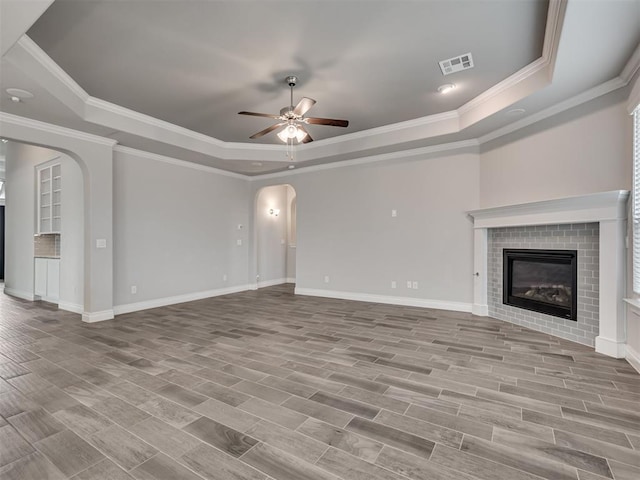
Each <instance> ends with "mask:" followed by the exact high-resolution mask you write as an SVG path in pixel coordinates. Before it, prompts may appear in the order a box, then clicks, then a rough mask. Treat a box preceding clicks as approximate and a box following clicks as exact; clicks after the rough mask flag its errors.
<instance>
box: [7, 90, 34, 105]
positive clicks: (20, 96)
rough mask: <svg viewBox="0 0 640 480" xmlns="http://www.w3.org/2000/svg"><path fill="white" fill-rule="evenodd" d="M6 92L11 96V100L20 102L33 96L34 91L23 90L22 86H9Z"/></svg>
mask: <svg viewBox="0 0 640 480" xmlns="http://www.w3.org/2000/svg"><path fill="white" fill-rule="evenodd" d="M5 92H7V93H8V94H9V96H10V97H11V101H13V102H16V103H18V102H20V101H21V100H26V99H28V98H33V93H31V92H28V91H26V90H22V89H21V88H7V89H6V90H5Z"/></svg>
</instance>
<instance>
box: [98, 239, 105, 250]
mask: <svg viewBox="0 0 640 480" xmlns="http://www.w3.org/2000/svg"><path fill="white" fill-rule="evenodd" d="M96 248H107V239H106V238H98V239H96Z"/></svg>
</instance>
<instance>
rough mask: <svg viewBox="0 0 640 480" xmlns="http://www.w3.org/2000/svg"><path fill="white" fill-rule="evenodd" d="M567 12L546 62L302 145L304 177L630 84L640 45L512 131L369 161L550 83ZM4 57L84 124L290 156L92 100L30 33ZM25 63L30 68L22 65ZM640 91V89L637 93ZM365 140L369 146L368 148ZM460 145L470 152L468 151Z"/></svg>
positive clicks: (224, 155) (553, 31)
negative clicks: (442, 103)
mask: <svg viewBox="0 0 640 480" xmlns="http://www.w3.org/2000/svg"><path fill="white" fill-rule="evenodd" d="M566 8H567V0H550V2H549V9H548V12H547V23H546V26H545V35H544V43H543V48H542V56H541V57H540V58H539V59H537V60H536V61H534V62H533V63H531V64H529V65H527V66H525V67H524V68H522V69H520V70H519V71H518V72H516V73H514V74H513V75H511V76H510V77H508V78H506V79H505V80H503V81H502V82H500V83H498V84H497V85H495V86H493V87H491V88H490V89H488V90H486V91H485V92H483V93H481V94H480V95H478V96H477V97H475V98H473V99H472V100H470V101H469V102H467V103H466V104H464V105H462V106H461V107H459V108H458V109H457V110H453V111H449V112H443V113H440V114H436V115H430V116H427V117H422V118H418V119H413V120H408V121H405V122H398V123H395V124H390V125H384V126H381V127H376V128H372V129H369V130H364V131H360V132H354V133H350V134H346V135H341V136H337V137H332V138H328V139H324V140H319V141H316V142H313V143H311V144H307V145H302V146H300V147H298V152H297V153H298V155H297V156H298V158H299V161H300V163H301V168H303V169H304V172H307V171H318V170H323V169H327V168H342V167H344V166H349V165H356V164H361V163H371V162H379V161H385V160H390V159H400V158H406V157H409V156H413V155H429V154H432V153H435V152H444V151H449V150H456V149H458V148H467V147H468V146H470V145H471V144H472V145H473V146H476V147H477V146H479V145H482V144H484V143H486V142H489V141H491V140H493V139H496V138H498V137H500V136H504V135H508V134H509V133H512V132H514V131H517V130H519V129H521V128H524V127H526V126H528V125H532V124H534V123H536V122H539V121H541V120H543V119H545V118H548V117H550V116H553V115H556V114H558V113H560V112H562V111H564V110H567V109H569V108H573V107H575V106H577V105H580V104H581V103H584V102H587V101H589V100H592V99H594V98H596V97H598V96H600V95H605V94H607V93H609V92H611V91H613V90H615V89H617V88H621V87H624V86H625V85H627V84H628V83H629V82H630V81H631V80H632V79H633V78H634V75H636V74H637V72H638V70H639V69H640V46H638V48H636V50H635V51H634V54H633V55H632V57H631V58H630V59H629V61H628V62H627V64H626V65H625V67H624V69H623V71H622V72H621V73H620V75H619V77H616V78H614V79H612V80H610V81H608V82H605V83H604V84H601V85H598V86H596V87H594V88H592V89H590V90H588V91H586V92H583V93H581V94H579V95H576V96H574V97H572V98H571V99H568V100H565V101H563V102H561V103H559V104H557V105H554V106H552V107H549V108H547V109H545V110H542V111H540V112H538V113H536V114H534V115H531V116H529V117H527V118H523V119H521V120H520V121H517V122H515V123H513V124H511V125H508V126H505V127H502V128H499V129H497V130H494V131H493V132H490V133H488V134H486V135H484V136H481V137H479V138H477V139H474V140H468V141H464V142H454V143H452V144H443V145H438V146H432V147H424V148H418V149H413V150H404V151H399V152H392V153H389V154H382V155H373V156H364V157H362V155H363V149H364V148H366V149H369V150H373V149H375V148H384V147H392V146H394V145H399V144H402V143H405V142H411V141H414V140H418V139H426V138H435V137H438V136H441V135H445V134H449V133H458V132H460V131H461V130H463V129H464V128H466V127H468V126H470V125H473V124H475V123H477V122H478V121H480V120H481V119H483V118H486V117H487V116H488V115H491V114H494V113H496V112H497V111H499V110H500V109H502V108H505V106H506V105H507V104H508V105H510V104H513V102H514V101H517V99H518V98H516V97H522V96H526V95H528V94H530V93H532V92H534V91H536V90H538V89H539V88H541V87H543V86H545V85H547V84H548V83H549V82H550V81H551V77H552V75H553V70H554V68H555V62H556V57H557V52H558V45H559V39H560V36H561V32H562V26H563V23H564V17H565V13H566ZM16 47H17V48H16ZM4 58H5V59H7V60H8V61H10V62H11V63H13V64H15V65H17V66H18V67H22V66H25V69H24V71H25V73H28V74H30V75H33V76H34V78H39V79H41V80H42V81H41V83H42V84H43V86H44V87H45V88H46V89H47V90H48V91H49V92H50V93H52V94H53V95H54V96H56V98H58V99H59V100H60V101H62V102H63V103H64V104H65V105H67V107H69V108H70V109H71V110H72V111H73V112H75V113H76V114H77V115H78V116H79V117H80V118H82V119H83V120H85V121H87V122H92V123H95V124H98V125H103V126H107V127H109V128H113V129H117V130H119V131H122V132H123V133H126V134H130V135H136V136H140V137H141V138H147V139H149V140H151V141H157V142H162V143H166V144H168V145H172V146H175V147H178V148H182V149H185V150H189V151H192V152H197V153H200V154H202V155H206V156H209V157H212V158H217V159H220V160H226V161H234V160H245V161H252V160H255V161H260V162H265V163H269V162H281V161H282V159H281V158H280V156H281V154H282V153H283V152H285V151H286V147H285V146H283V145H265V144H251V143H238V142H223V141H221V140H219V139H216V138H213V137H210V136H207V135H205V134H201V133H198V132H195V131H193V130H189V129H187V128H184V127H180V126H177V125H174V124H172V123H169V122H166V121H163V120H160V119H157V118H155V117H151V116H149V115H146V114H142V113H139V112H136V111H133V110H131V109H128V108H126V107H121V106H118V105H116V104H113V103H110V102H106V101H104V100H101V99H98V98H95V97H91V96H90V95H89V94H88V93H87V92H86V91H85V90H83V89H82V88H81V87H80V86H79V85H78V84H77V83H76V82H75V81H74V80H73V79H72V78H71V77H70V76H69V75H68V74H67V73H66V72H64V70H62V69H61V68H60V67H59V66H58V65H57V64H56V63H55V62H54V61H53V60H52V59H51V58H50V57H49V56H48V55H47V54H46V53H45V52H44V51H43V50H42V49H41V48H40V47H39V46H38V45H37V44H36V43H35V42H34V41H33V40H31V39H30V38H29V37H28V36H26V35H24V36H23V37H22V38H21V39H20V40H19V41H18V43H17V44H16V46H15V47H14V48H13V49H12V51H11V52H9V54H7V55H6V56H5V57H4ZM25 62H26V64H25V65H23V64H24V63H25ZM36 76H37V77H36ZM636 83H637V82H636ZM635 90H636V89H635V88H634V91H635ZM638 90H640V87H638ZM639 95H640V92H639ZM632 96H633V93H632ZM637 96H638V95H637ZM630 101H631V98H630ZM10 119H13V120H12V121H13V122H14V123H15V122H18V123H19V122H23V123H22V125H25V126H30V127H33V128H40V129H46V130H48V131H50V132H56V133H60V134H64V135H67V136H71V137H75V138H81V139H84V140H88V141H93V142H97V143H103V144H106V145H111V146H113V145H115V144H116V143H117V141H115V140H110V139H106V138H103V137H98V136H95V135H91V134H86V133H83V132H79V131H75V130H71V129H68V128H65V127H57V126H54V125H50V124H46V123H43V122H39V121H35V120H29V119H23V118H22V117H17V116H13V115H9V114H2V117H0V120H3V121H10ZM18 119H21V120H18ZM25 122H26V123H25ZM97 139H100V140H97ZM363 140H369V141H368V142H366V141H363ZM467 142H471V144H469V145H467ZM363 144H364V145H363ZM450 145H454V147H450ZM460 145H464V146H462V147H461V146H460ZM400 148H401V147H400ZM117 151H121V152H126V151H129V152H130V153H133V152H136V153H135V154H136V155H142V154H148V155H147V157H148V158H153V159H155V160H158V161H164V162H165V163H173V164H175V165H182V166H187V167H191V168H196V169H199V170H202V171H211V172H215V173H219V174H221V175H230V176H233V175H237V176H238V177H237V178H243V179H251V180H260V179H266V178H272V177H273V176H275V177H274V178H276V177H280V176H290V175H298V174H300V173H301V171H302V170H291V171H284V172H277V173H271V174H262V175H256V176H251V175H246V174H241V173H232V172H228V171H226V170H222V169H218V168H215V167H209V166H205V165H199V164H195V163H192V162H188V161H183V160H178V159H175V158H171V157H166V156H163V155H156V154H152V153H149V152H143V151H142V150H137V149H133V148H132V149H129V150H127V147H122V146H118V147H117ZM336 155H344V156H346V155H349V156H351V157H353V158H352V159H349V160H344V161H339V162H334V163H331V164H323V165H313V166H309V167H305V166H303V165H304V163H306V162H313V161H318V160H320V161H321V160H322V158H330V157H332V156H336ZM358 156H361V158H357V157H358Z"/></svg>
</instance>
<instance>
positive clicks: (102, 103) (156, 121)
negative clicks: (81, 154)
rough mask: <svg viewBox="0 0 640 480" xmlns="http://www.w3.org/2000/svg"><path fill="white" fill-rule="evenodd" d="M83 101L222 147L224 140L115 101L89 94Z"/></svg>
mask: <svg viewBox="0 0 640 480" xmlns="http://www.w3.org/2000/svg"><path fill="white" fill-rule="evenodd" d="M85 103H86V105H87V106H88V107H93V108H94V109H96V110H102V111H105V112H109V113H112V114H115V115H117V116H119V117H123V118H127V119H129V120H133V121H136V122H140V123H144V124H147V125H150V126H152V127H155V128H159V129H164V130H169V131H171V132H174V133H177V134H179V135H184V136H186V137H189V138H192V139H194V140H197V141H199V142H205V143H209V144H211V145H212V146H214V147H218V148H224V144H225V142H223V141H222V140H218V139H217V138H213V137H210V136H208V135H204V134H202V133H198V132H194V131H193V130H189V129H188V128H184V127H180V126H178V125H175V124H173V123H169V122H166V121H164V120H160V119H158V118H156V117H152V116H150V115H146V114H144V113H140V112H136V111H135V110H131V109H130V108H126V107H121V106H120V105H116V104H115V103H111V102H107V101H105V100H101V99H99V98H96V97H91V96H89V97H88V98H87V99H86V100H85ZM90 112H91V110H87V113H88V114H89V113H90ZM87 116H90V115H87ZM85 120H87V121H90V120H89V119H88V118H85ZM107 126H110V127H111V126H113V125H107Z"/></svg>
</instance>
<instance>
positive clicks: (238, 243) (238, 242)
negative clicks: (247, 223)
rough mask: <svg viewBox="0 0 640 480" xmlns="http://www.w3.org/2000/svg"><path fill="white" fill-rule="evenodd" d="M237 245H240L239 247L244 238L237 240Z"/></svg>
mask: <svg viewBox="0 0 640 480" xmlns="http://www.w3.org/2000/svg"><path fill="white" fill-rule="evenodd" d="M236 245H238V246H239V247H240V246H241V245H242V239H241V238H239V239H238V240H236Z"/></svg>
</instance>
